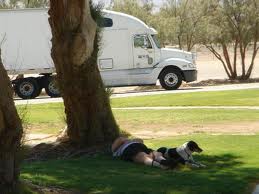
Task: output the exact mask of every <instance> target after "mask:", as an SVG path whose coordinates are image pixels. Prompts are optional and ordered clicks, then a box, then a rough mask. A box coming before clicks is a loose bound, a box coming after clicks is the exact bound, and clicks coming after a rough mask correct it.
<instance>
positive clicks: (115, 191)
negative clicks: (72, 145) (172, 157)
mask: <svg viewBox="0 0 259 194" xmlns="http://www.w3.org/2000/svg"><path fill="white" fill-rule="evenodd" d="M196 159H197V160H198V161H201V162H203V163H204V164H206V165H207V166H208V167H207V168H205V169H193V170H189V169H182V170H177V171H163V170H160V169H156V168H150V167H145V166H141V165H135V164H133V163H127V162H123V161H119V160H114V159H112V158H111V157H109V156H103V155H102V156H96V157H93V158H86V157H83V158H79V159H70V160H52V161H47V162H34V163H26V164H24V165H23V169H22V178H24V179H28V180H30V181H32V182H33V183H34V184H40V185H51V186H58V187H64V188H69V189H71V188H73V189H78V190H81V191H82V192H83V193H95V194H97V193H107V194H119V193H120V194H122V193H136V194H144V193H145V194H146V193H148V194H151V193H152V194H160V193H161V194H178V193H179V194H180V193H182V194H189V193H192V194H196V193H197V194H198V193H199V194H203V193H204V194H205V193H206V194H217V193H219V194H221V193H222V194H223V193H224V194H238V193H240V194H244V193H246V192H247V191H248V190H247V187H248V185H249V183H250V182H252V181H254V180H255V179H256V176H258V175H259V174H258V172H259V168H247V167H246V168H245V167H242V166H243V163H242V161H241V160H240V159H241V158H239V157H238V156H235V155H231V154H225V155H218V156H206V155H205V156H197V157H196ZM256 173H257V174H256Z"/></svg>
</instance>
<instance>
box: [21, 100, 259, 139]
mask: <svg viewBox="0 0 259 194" xmlns="http://www.w3.org/2000/svg"><path fill="white" fill-rule="evenodd" d="M63 111H64V107H63V105H62V104H60V103H53V104H41V105H27V106H26V107H23V106H19V112H20V114H21V115H24V116H22V117H23V118H24V120H25V124H27V125H28V128H29V131H30V132H33V133H48V134H52V133H57V132H58V131H59V130H60V129H62V128H63V127H64V126H65V122H64V113H63ZM113 112H114V115H115V118H116V120H117V122H118V124H119V126H120V127H121V129H123V130H126V131H129V132H133V131H138V130H143V129H150V130H154V131H159V130H163V129H169V128H172V127H173V126H174V127H176V126H178V127H180V126H181V127H183V126H185V128H192V127H193V126H197V125H199V126H201V127H202V126H205V125H209V124H221V125H224V124H231V123H235V125H238V123H244V122H246V123H247V122H258V120H259V110H240V109H237V110H225V109H182V110H113Z"/></svg>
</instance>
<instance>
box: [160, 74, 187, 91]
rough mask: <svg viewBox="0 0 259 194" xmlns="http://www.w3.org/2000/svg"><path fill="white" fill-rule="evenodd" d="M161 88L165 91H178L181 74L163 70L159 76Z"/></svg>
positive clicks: (181, 79)
mask: <svg viewBox="0 0 259 194" xmlns="http://www.w3.org/2000/svg"><path fill="white" fill-rule="evenodd" d="M159 81H160V84H161V86H162V87H163V88H164V89H166V90H176V89H178V88H179V87H180V86H181V84H182V81H183V78H182V75H181V72H180V71H179V70H177V69H165V70H164V71H162V73H161V74H160V76H159Z"/></svg>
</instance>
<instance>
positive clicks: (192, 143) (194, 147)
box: [187, 141, 203, 153]
mask: <svg viewBox="0 0 259 194" xmlns="http://www.w3.org/2000/svg"><path fill="white" fill-rule="evenodd" d="M187 146H188V148H189V149H190V150H191V151H192V152H198V153H200V152H202V151H203V150H202V149H201V148H200V147H199V146H198V144H197V143H196V142H195V141H189V142H188V143H187Z"/></svg>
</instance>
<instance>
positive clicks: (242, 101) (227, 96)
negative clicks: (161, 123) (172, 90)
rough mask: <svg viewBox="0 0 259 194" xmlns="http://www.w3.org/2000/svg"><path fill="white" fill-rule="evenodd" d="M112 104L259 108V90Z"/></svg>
mask: <svg viewBox="0 0 259 194" xmlns="http://www.w3.org/2000/svg"><path fill="white" fill-rule="evenodd" d="M111 102H112V107H148V106H259V89H250V90H235V91H220V92H195V93H182V94H163V95H152V96H141V97H127V98H114V99H112V101H111Z"/></svg>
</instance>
